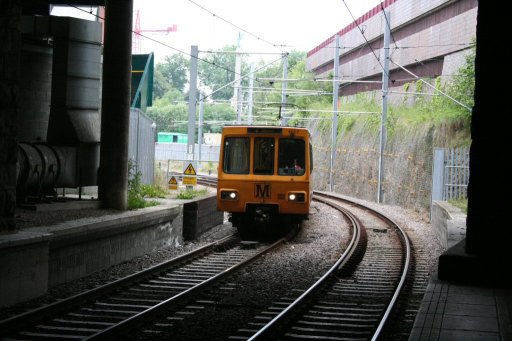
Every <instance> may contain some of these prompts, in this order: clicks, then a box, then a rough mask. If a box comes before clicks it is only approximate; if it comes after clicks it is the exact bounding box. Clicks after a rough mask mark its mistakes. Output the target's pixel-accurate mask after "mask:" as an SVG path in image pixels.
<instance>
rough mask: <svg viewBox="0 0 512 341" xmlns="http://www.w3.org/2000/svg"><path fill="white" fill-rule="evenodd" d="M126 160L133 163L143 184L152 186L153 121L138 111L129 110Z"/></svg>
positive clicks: (153, 158) (153, 162) (153, 159)
mask: <svg viewBox="0 0 512 341" xmlns="http://www.w3.org/2000/svg"><path fill="white" fill-rule="evenodd" d="M128 158H129V159H130V160H132V162H135V170H136V172H140V173H141V181H142V183H144V184H152V183H153V180H154V179H153V178H154V172H155V128H154V125H153V120H151V119H150V118H149V117H147V116H146V115H145V114H144V113H143V112H142V111H141V110H140V109H136V108H131V109H130V138H129V140H128Z"/></svg>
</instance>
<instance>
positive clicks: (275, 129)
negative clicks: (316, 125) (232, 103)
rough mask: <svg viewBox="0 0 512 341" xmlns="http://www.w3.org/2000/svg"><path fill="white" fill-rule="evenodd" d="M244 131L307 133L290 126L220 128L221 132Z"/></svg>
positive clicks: (230, 126)
mask: <svg viewBox="0 0 512 341" xmlns="http://www.w3.org/2000/svg"><path fill="white" fill-rule="evenodd" d="M244 129H245V130H246V132H248V133H254V134H257V133H260V134H262V133H274V134H275V133H277V132H278V131H304V132H308V133H309V130H308V129H307V128H304V127H292V126H277V125H225V126H224V127H222V131H223V132H224V131H232V132H236V131H243V130H244Z"/></svg>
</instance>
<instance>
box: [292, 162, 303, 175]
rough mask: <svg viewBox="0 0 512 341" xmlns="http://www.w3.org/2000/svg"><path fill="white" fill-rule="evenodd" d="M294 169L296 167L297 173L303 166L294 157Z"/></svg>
mask: <svg viewBox="0 0 512 341" xmlns="http://www.w3.org/2000/svg"><path fill="white" fill-rule="evenodd" d="M293 169H295V172H297V173H298V172H300V171H301V170H302V167H301V166H300V165H299V164H298V163H297V159H293Z"/></svg>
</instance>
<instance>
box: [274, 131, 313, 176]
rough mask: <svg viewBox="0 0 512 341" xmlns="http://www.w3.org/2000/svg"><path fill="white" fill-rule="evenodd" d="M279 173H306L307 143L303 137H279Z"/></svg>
mask: <svg viewBox="0 0 512 341" xmlns="http://www.w3.org/2000/svg"><path fill="white" fill-rule="evenodd" d="M278 151H279V157H278V161H277V165H278V168H279V171H278V174H279V175H304V172H305V168H306V162H305V161H306V145H305V142H304V140H301V139H279V149H278Z"/></svg>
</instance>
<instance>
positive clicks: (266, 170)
mask: <svg viewBox="0 0 512 341" xmlns="http://www.w3.org/2000/svg"><path fill="white" fill-rule="evenodd" d="M274 145H275V143H274V138H273V137H256V138H254V169H253V173H254V174H266V175H271V174H274V154H275V151H274V150H275V148H274Z"/></svg>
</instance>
